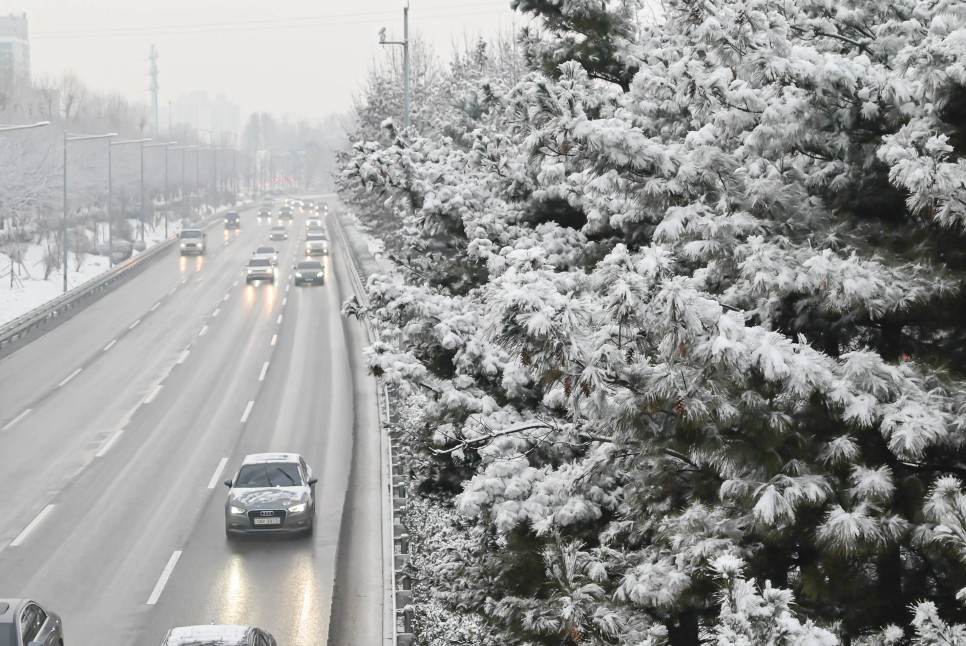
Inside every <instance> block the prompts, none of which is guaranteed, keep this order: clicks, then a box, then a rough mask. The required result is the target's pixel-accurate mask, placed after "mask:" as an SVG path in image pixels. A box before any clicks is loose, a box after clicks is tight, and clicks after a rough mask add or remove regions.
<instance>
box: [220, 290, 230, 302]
mask: <svg viewBox="0 0 966 646" xmlns="http://www.w3.org/2000/svg"><path fill="white" fill-rule="evenodd" d="M229 296H231V292H228V293H227V294H225V297H224V298H223V299H221V300H223V301H227V300H228V297H229Z"/></svg>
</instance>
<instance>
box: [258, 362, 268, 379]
mask: <svg viewBox="0 0 966 646" xmlns="http://www.w3.org/2000/svg"><path fill="white" fill-rule="evenodd" d="M266 372H268V362H267V361H266V362H265V365H264V366H262V373H261V374H260V375H258V380H259V381H265V373H266Z"/></svg>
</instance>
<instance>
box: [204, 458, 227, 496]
mask: <svg viewBox="0 0 966 646" xmlns="http://www.w3.org/2000/svg"><path fill="white" fill-rule="evenodd" d="M226 464H228V458H222V459H221V461H220V462H219V463H218V468H217V469H215V475H213V476H211V481H210V482H209V483H208V488H209V489H214V488H215V485H216V484H218V478H220V477H221V472H222V471H224V470H225V465H226Z"/></svg>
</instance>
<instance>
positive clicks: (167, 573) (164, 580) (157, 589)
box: [148, 550, 181, 606]
mask: <svg viewBox="0 0 966 646" xmlns="http://www.w3.org/2000/svg"><path fill="white" fill-rule="evenodd" d="M180 558H181V550H177V551H176V552H174V553H173V554H172V555H171V558H169V559H168V564H167V565H165V566H164V570H163V571H162V572H161V578H160V579H158V584H157V585H156V586H154V592H152V593H151V596H150V597H149V598H148V605H149V606H153V605H154V604H156V603H157V602H158V599H159V598H160V597H161V593H162V592H163V591H164V586H166V585H167V584H168V579H170V578H171V573H172V572H174V566H175V565H177V564H178V559H180Z"/></svg>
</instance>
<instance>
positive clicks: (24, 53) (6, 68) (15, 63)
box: [0, 14, 30, 86]
mask: <svg viewBox="0 0 966 646" xmlns="http://www.w3.org/2000/svg"><path fill="white" fill-rule="evenodd" d="M29 80H30V38H29V36H28V35H27V14H22V15H19V16H17V15H14V14H10V15H8V16H0V84H2V85H5V86H10V85H12V84H14V83H17V84H19V83H26V82H27V81H29Z"/></svg>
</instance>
